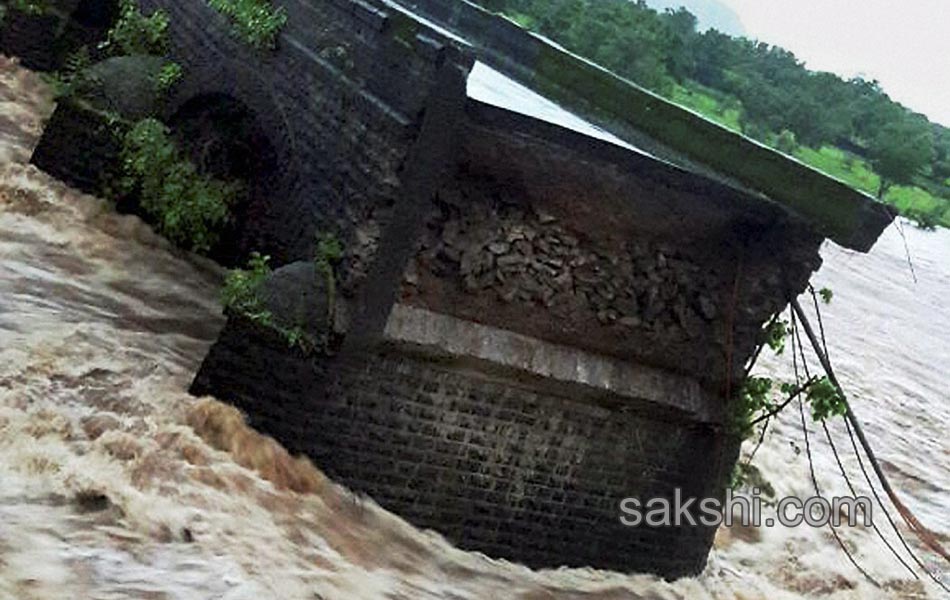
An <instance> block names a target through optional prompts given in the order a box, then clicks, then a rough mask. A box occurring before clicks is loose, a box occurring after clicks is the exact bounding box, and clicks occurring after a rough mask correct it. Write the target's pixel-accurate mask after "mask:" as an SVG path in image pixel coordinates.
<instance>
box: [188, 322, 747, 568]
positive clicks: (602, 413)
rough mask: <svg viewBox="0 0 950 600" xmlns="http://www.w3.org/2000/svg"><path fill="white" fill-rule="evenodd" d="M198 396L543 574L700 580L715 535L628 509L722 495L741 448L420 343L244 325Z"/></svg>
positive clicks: (716, 434) (362, 485)
mask: <svg viewBox="0 0 950 600" xmlns="http://www.w3.org/2000/svg"><path fill="white" fill-rule="evenodd" d="M661 383H662V381H657V380H655V379H654V381H653V385H658V384H661ZM671 383H675V381H674V382H671ZM192 392H193V393H196V394H199V395H200V394H210V393H213V394H215V395H216V396H217V397H219V398H222V399H224V400H226V401H228V402H231V403H233V404H234V405H236V406H237V407H239V408H240V409H241V410H242V411H244V412H245V413H246V414H247V415H248V419H249V422H250V423H251V425H253V426H254V427H255V428H257V429H258V430H260V431H263V432H266V433H268V434H270V435H272V436H274V437H275V438H276V439H277V440H278V441H280V442H281V443H282V444H283V445H285V446H286V447H287V448H288V449H289V450H290V451H292V452H299V453H302V454H305V455H307V456H308V457H310V458H311V459H313V460H314V462H315V463H316V464H317V465H318V466H319V467H320V468H321V469H322V470H324V471H325V472H326V473H327V474H328V475H329V476H330V477H331V478H333V479H334V480H335V481H338V482H340V483H342V484H344V485H346V486H347V487H349V488H350V489H352V490H355V491H357V492H359V493H364V494H368V495H369V496H370V497H372V498H373V499H374V500H375V501H377V502H379V503H380V504H381V505H382V506H383V507H385V508H386V509H388V510H391V511H393V512H395V513H396V514H398V515H400V516H402V517H403V518H405V519H407V520H408V521H409V522H411V523H413V524H414V525H416V526H418V527H423V528H432V529H435V530H436V531H438V532H440V533H442V534H443V535H445V536H446V538H448V539H449V540H450V541H451V542H453V543H454V544H456V545H458V546H459V547H461V548H463V549H469V550H476V551H480V552H485V553H486V554H488V555H489V556H492V557H496V558H507V559H510V560H512V561H515V562H520V563H523V564H527V565H528V566H531V567H535V568H542V567H558V566H572V567H587V566H594V567H598V568H605V569H613V570H617V571H621V572H652V573H658V574H661V575H662V576H665V577H668V578H676V577H680V576H684V575H688V574H695V573H698V572H699V571H701V570H702V568H703V567H704V566H705V562H706V556H707V553H708V551H709V548H710V546H711V544H712V540H713V537H714V535H715V528H711V527H705V526H695V527H694V526H689V525H683V526H680V527H660V528H648V527H637V528H631V527H625V526H623V525H622V524H621V522H620V520H619V517H620V510H619V505H620V501H621V500H622V499H624V498H627V497H631V496H633V497H638V498H643V499H647V498H651V497H660V498H668V499H670V500H671V501H672V499H673V496H672V494H673V490H675V489H677V488H679V489H681V490H682V494H683V497H686V498H688V497H720V496H721V494H722V493H723V490H724V483H723V482H724V479H725V477H727V476H728V473H729V471H730V469H731V465H732V464H733V462H734V460H735V457H736V454H737V450H738V446H737V444H736V442H735V440H734V438H729V437H727V436H723V435H722V434H721V431H720V430H719V428H717V427H716V426H715V425H712V424H709V423H702V422H697V421H695V420H691V419H690V418H688V417H687V416H686V414H685V413H684V412H682V411H678V410H675V409H672V408H669V407H667V408H663V407H661V406H658V405H649V404H646V403H642V402H635V401H633V400H631V399H630V398H624V397H620V396H615V395H613V394H610V393H604V392H601V393H599V394H596V397H593V396H592V397H587V396H585V395H584V394H583V393H581V392H580V391H579V390H578V389H575V388H574V387H570V386H566V385H564V384H561V385H557V386H546V385H544V383H543V379H530V378H528V379H525V378H523V377H519V376H513V375H512V374H510V373H508V374H506V373H502V372H498V371H495V370H494V369H491V368H488V367H486V366H485V365H475V364H472V363H470V362H468V361H466V360H461V359H458V358H451V357H443V358H441V359H439V358H434V357H433V356H431V355H426V354H424V353H415V352H412V351H411V349H409V348H407V347H390V348H389V349H388V350H379V351H375V352H369V353H367V354H364V355H350V356H348V357H347V358H342V357H340V358H335V359H334V358H327V357H316V358H315V357H307V356H304V355H302V354H300V353H295V352H289V351H288V350H287V346H286V342H284V341H283V340H280V339H277V338H275V337H271V336H268V335H266V334H265V335H262V334H261V333H260V332H259V331H255V330H254V329H253V328H252V327H250V326H248V325H247V324H246V323H243V322H241V321H240V320H239V319H232V320H231V321H229V324H228V325H227V327H226V328H225V330H224V331H223V332H222V335H221V337H220V339H219V341H218V342H217V343H216V344H215V346H214V348H213V349H212V351H211V352H210V353H209V355H208V357H207V358H206V360H205V363H204V365H203V366H202V369H201V371H200V373H199V375H198V377H197V378H196V380H195V382H194V384H193V387H192Z"/></svg>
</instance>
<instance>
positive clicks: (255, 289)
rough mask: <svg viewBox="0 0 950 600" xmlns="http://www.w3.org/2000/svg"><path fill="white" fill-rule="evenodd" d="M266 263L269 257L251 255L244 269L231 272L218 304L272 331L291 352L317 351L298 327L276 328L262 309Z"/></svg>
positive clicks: (271, 318) (311, 341)
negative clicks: (283, 341)
mask: <svg viewBox="0 0 950 600" xmlns="http://www.w3.org/2000/svg"><path fill="white" fill-rule="evenodd" d="M269 261H270V257H269V256H262V255H261V254H260V253H258V252H252V253H251V258H250V260H249V261H248V263H247V268H246V269H231V270H230V271H229V272H228V275H227V277H226V278H225V280H224V287H223V288H222V289H221V303H222V304H223V305H224V307H225V308H226V309H227V310H228V311H231V312H233V313H234V314H238V315H241V316H243V317H244V318H246V319H248V320H250V321H251V322H253V323H256V324H258V325H261V326H263V327H267V328H269V329H271V330H273V331H275V332H276V333H277V334H278V335H280V336H281V337H282V338H283V339H284V340H285V341H286V342H287V345H288V346H290V347H291V348H293V347H295V346H296V347H299V348H300V349H301V350H303V351H305V352H309V351H311V350H313V349H314V348H316V341H315V340H313V339H312V338H311V336H309V335H308V334H307V333H306V332H304V330H303V328H302V327H301V326H300V325H295V326H293V327H286V326H284V325H281V324H279V323H278V322H277V320H276V319H275V318H274V314H273V313H272V312H271V311H270V310H269V309H268V308H267V307H266V306H265V305H264V300H263V299H262V298H261V290H262V289H263V286H264V282H265V281H266V280H267V278H268V277H269V276H270V274H271V273H272V270H271V268H270V265H269V264H268V262H269Z"/></svg>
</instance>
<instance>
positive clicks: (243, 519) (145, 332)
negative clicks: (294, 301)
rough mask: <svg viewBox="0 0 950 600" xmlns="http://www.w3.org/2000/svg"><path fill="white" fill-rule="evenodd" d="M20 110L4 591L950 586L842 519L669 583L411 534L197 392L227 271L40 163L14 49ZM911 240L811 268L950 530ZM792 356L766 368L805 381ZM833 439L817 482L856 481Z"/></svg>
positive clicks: (904, 462) (10, 191) (779, 483)
mask: <svg viewBox="0 0 950 600" xmlns="http://www.w3.org/2000/svg"><path fill="white" fill-rule="evenodd" d="M0 108H2V110H0V598H4V599H6V598H11V599H13V598H16V599H23V600H25V599H31V598H44V599H57V600H58V599H65V598H82V599H85V598H110V599H113V598H129V599H133V598H134V599H142V598H154V599H158V598H162V599H165V598H168V599H178V598H182V599H185V598H187V599H192V598H200V599H203V598H209V599H210V598H227V599H239V598H253V599H255V600H260V599H262V598H288V599H297V598H301V599H302V598H327V599H331V598H332V599H336V598H357V599H373V598H391V599H395V598H404V599H408V600H416V599H425V598H453V599H469V598H470V599H494V598H499V599H522V600H528V599H535V600H540V599H545V598H547V599H552V598H571V599H579V598H584V599H590V600H595V599H623V598H689V599H693V598H742V599H747V600H751V599H754V598H763V599H770V600H771V599H781V598H813V597H826V598H878V597H893V598H927V597H934V598H936V597H940V593H941V592H940V591H939V589H938V588H937V587H936V586H934V585H933V584H932V583H931V582H929V581H926V580H925V579H923V578H921V579H920V580H914V579H913V578H912V577H911V575H910V574H909V573H908V572H906V571H905V570H902V567H901V566H900V565H899V564H897V563H896V561H895V560H893V559H892V558H891V557H890V556H889V555H888V554H887V552H886V550H885V548H884V546H883V545H882V544H881V543H880V541H879V540H877V539H876V538H875V537H874V535H873V533H872V532H870V531H867V530H863V529H858V530H848V531H846V532H844V533H843V536H844V538H845V540H846V543H847V544H848V545H849V547H851V548H852V549H853V550H854V551H855V553H856V555H857V558H858V560H859V561H860V562H861V564H862V565H864V566H865V567H866V568H867V569H868V570H869V571H870V572H871V573H873V574H874V575H875V576H876V577H877V578H878V580H879V581H881V582H882V584H883V589H876V588H874V587H873V586H871V585H870V584H869V583H867V582H866V581H865V580H864V579H863V578H862V577H861V575H860V574H859V573H858V572H857V571H856V570H855V569H854V568H853V567H852V566H851V565H850V564H849V563H848V562H847V559H846V558H845V556H844V555H843V554H842V553H841V552H840V551H839V549H838V548H837V546H836V545H835V543H834V542H833V540H832V539H831V537H830V535H829V533H828V531H827V530H814V529H807V528H801V529H782V528H775V529H761V530H749V529H737V528H733V529H731V530H725V529H724V530H722V531H721V532H720V535H719V536H718V538H717V541H716V547H715V549H714V550H713V552H712V555H711V557H710V561H709V567H708V568H707V570H706V571H705V572H704V573H703V574H702V575H701V576H700V577H697V578H695V579H685V580H681V581H678V582H675V583H666V582H663V581H659V580H657V579H656V578H653V577H649V576H627V575H619V574H613V573H604V572H597V571H592V570H585V569H574V570H555V571H531V570H529V569H526V568H524V567H521V566H518V565H514V564H510V563H507V562H503V561H496V560H491V559H489V558H487V557H485V556H482V555H479V554H474V553H466V552H462V551H459V550H457V549H454V548H452V547H451V546H450V545H449V544H448V543H447V542H445V541H444V540H442V539H441V538H440V537H439V536H437V535H435V534H433V533H430V532H423V531H418V530H416V529H414V528H413V527H411V526H409V525H407V524H406V523H404V522H403V521H401V520H400V519H398V518H397V517H395V516H393V515H391V514H389V513H387V512H386V511H384V510H382V509H380V508H379V507H377V506H376V505H374V504H373V503H372V502H371V501H369V500H366V499H361V498H357V497H355V496H353V495H351V494H350V493H349V492H347V491H346V490H344V489H342V488H340V487H338V486H336V485H335V484H333V483H332V482H330V481H328V480H326V479H325V478H324V477H323V476H322V475H321V474H320V472H319V471H318V470H317V469H315V468H314V467H312V466H311V465H310V464H309V463H307V462H306V461H302V460H295V459H293V458H292V457H290V456H288V455H287V453H286V452H284V451H283V450H282V449H281V448H280V447H279V446H277V444H275V443H274V442H272V441H270V440H267V439H266V438H263V437H261V436H259V435H258V434H256V433H255V432H253V431H251V430H249V429H248V428H246V427H245V426H244V425H243V423H242V422H241V420H240V417H239V416H238V415H236V414H235V412H234V411H232V410H229V409H228V408H227V407H225V406H224V405H222V404H219V403H217V402H215V401H214V400H212V399H196V398H193V397H191V396H189V395H188V394H187V393H186V391H185V389H186V387H187V385H188V383H189V381H190V378H191V377H192V375H193V373H194V372H195V370H196V368H197V366H198V364H199V361H200V360H201V358H202V356H203V355H204V353H205V351H206V350H207V348H208V346H209V345H210V344H211V342H212V341H213V339H214V337H215V335H216V333H217V331H218V329H219V328H220V327H221V326H222V324H223V318H222V316H221V309H220V306H219V304H218V300H217V288H218V286H219V284H220V282H221V279H222V275H223V273H222V271H221V270H220V269H219V268H217V267H216V266H214V265H212V264H210V263H208V262H206V261H203V260H201V259H197V258H194V257H191V256H186V255H184V254H182V253H181V252H178V251H176V250H174V249H173V248H171V247H170V246H169V244H167V243H166V242H165V241H164V240H162V239H161V238H159V237H158V236H156V235H154V234H153V233H152V232H151V231H150V230H149V229H148V227H146V226H145V225H144V224H143V223H141V222H140V221H139V220H138V219H136V218H134V217H130V216H120V215H116V214H114V213H113V212H112V211H111V210H110V208H109V207H108V206H107V205H106V204H105V203H104V202H102V201H100V200H98V199H95V198H92V197H89V196H85V195H82V194H79V193H77V192H75V191H73V190H71V189H69V188H67V187H65V186H64V185H62V184H61V183H59V182H57V181H55V180H53V179H51V178H50V177H49V176H47V175H45V174H44V173H41V172H39V171H37V170H36V169H35V168H33V167H31V166H29V165H28V164H27V162H28V158H29V154H30V150H31V148H32V147H33V145H34V144H35V143H36V141H37V139H38V136H39V134H40V131H41V127H42V121H43V119H44V118H46V117H47V116H48V115H49V113H50V111H51V109H52V105H51V103H50V101H49V96H48V91H47V90H46V89H45V87H44V86H43V85H42V84H41V82H40V81H39V79H38V78H37V77H36V76H35V75H33V74H31V73H28V72H26V71H24V70H22V69H20V68H19V67H17V66H16V65H15V64H14V63H12V62H10V61H7V60H6V59H0ZM906 235H907V242H908V244H909V247H910V250H911V253H912V256H913V263H914V266H915V268H916V273H917V277H918V279H919V281H918V283H916V284H915V283H914V281H913V279H912V277H911V273H910V271H909V268H908V264H907V258H906V255H905V250H904V244H903V241H902V239H901V237H900V235H899V234H898V232H897V231H896V230H895V229H894V228H891V229H890V230H888V232H887V233H886V234H885V235H884V237H883V238H882V239H881V241H880V242H879V243H878V245H877V247H876V248H875V250H874V251H873V252H872V253H871V254H870V255H867V256H865V255H853V254H849V253H846V252H843V251H841V250H840V249H838V248H836V247H831V246H829V247H828V248H827V249H826V251H825V265H824V267H823V268H822V269H821V272H820V273H818V274H817V276H816V277H815V280H816V283H817V284H818V285H819V286H825V285H827V286H829V287H831V288H832V289H833V290H834V292H835V298H834V301H833V302H832V304H831V305H830V306H828V307H827V309H826V310H825V312H826V314H825V320H826V323H825V324H826V328H827V329H828V332H829V344H830V348H829V349H830V352H831V356H832V360H833V361H834V362H835V363H836V365H837V367H838V370H839V374H840V376H841V377H842V379H843V380H844V382H845V385H846V387H847V389H848V391H849V392H850V393H851V394H852V396H853V402H854V405H855V409H856V411H857V413H858V416H859V418H860V419H862V421H863V422H864V423H865V424H866V429H867V433H868V436H869V437H870V438H871V440H872V443H873V444H874V445H875V446H876V448H877V450H878V452H879V454H880V455H881V458H882V459H883V461H884V467H885V469H886V471H887V473H888V474H889V476H890V477H891V478H892V480H893V482H894V483H895V484H896V486H897V487H899V488H900V489H901V490H902V493H903V495H904V497H905V499H906V501H907V502H908V504H909V505H910V506H911V508H912V509H913V510H914V511H916V513H917V515H918V516H919V517H920V518H921V519H922V520H924V521H925V522H926V523H928V524H929V525H930V526H931V527H932V528H934V529H936V530H937V532H938V534H939V535H940V537H941V539H942V540H944V542H945V543H946V541H947V539H948V536H950V520H948V518H947V517H948V515H950V441H948V439H947V433H948V430H950V402H947V396H946V394H947V389H948V388H947V384H946V376H945V373H946V372H947V369H948V368H950V310H947V308H946V305H947V302H948V300H950V231H947V230H941V231H939V232H937V233H923V232H920V231H918V230H916V229H914V228H911V227H907V230H906ZM787 360H788V357H787V356H786V357H785V358H778V359H771V360H769V361H766V362H765V364H763V365H762V369H764V370H767V371H770V372H772V373H776V374H777V373H781V372H787V370H788V365H787V364H786V362H787ZM797 419H798V414H797V411H791V412H790V413H788V415H787V416H786V417H784V418H783V420H781V421H780V422H779V423H778V424H777V426H775V427H774V428H773V429H772V430H771V433H770V435H769V436H768V437H767V439H766V441H765V445H764V446H763V448H762V449H761V450H760V451H759V453H758V455H757V457H756V464H757V465H758V466H759V467H760V468H761V469H762V472H763V473H764V476H765V477H766V479H768V480H769V481H770V483H771V484H772V485H773V486H774V487H775V489H776V492H777V493H778V494H780V495H788V494H796V495H800V496H802V497H805V496H808V495H810V493H811V484H810V481H809V477H808V463H807V459H806V457H805V453H804V452H802V448H803V439H802V435H801V431H800V428H799V427H797V424H798V421H797ZM819 431H820V430H819ZM819 431H814V433H815V434H816V435H814V436H813V437H812V442H813V451H814V453H815V460H816V467H817V470H818V473H819V481H820V483H821V484H822V486H823V488H824V489H823V491H826V492H828V493H835V492H837V493H839V494H844V493H845V487H844V484H843V482H842V480H841V478H840V476H837V475H836V473H837V467H836V465H835V462H834V459H833V457H832V456H831V455H830V452H829V448H828V447H827V445H826V444H824V443H822V440H821V438H819V436H818V435H817V434H818V433H819ZM833 433H834V434H835V436H836V437H837V438H838V439H842V440H843V441H842V443H841V444H840V445H839V448H842V449H845V450H848V449H849V445H848V444H847V438H846V437H843V435H844V434H843V431H842V430H840V429H838V428H837V426H836V427H835V428H834V429H833ZM822 437H823V436H822ZM845 454H847V455H848V456H849V457H851V456H853V455H852V454H851V452H850V451H847V452H845ZM845 464H846V467H848V469H849V471H850V472H851V474H852V475H853V477H854V480H855V481H856V482H859V483H860V484H861V485H859V489H861V490H866V487H865V486H864V480H863V477H862V476H861V475H860V472H858V471H857V467H856V464H855V463H854V461H853V460H850V459H846V461H845ZM865 493H866V492H865ZM877 517H878V521H879V522H880V523H881V525H882V530H884V531H885V532H886V533H889V529H888V527H887V526H886V522H884V521H883V519H882V518H881V515H879V514H878V515H877ZM892 539H893V538H892ZM921 556H922V557H924V560H925V561H926V562H927V563H928V564H929V565H932V566H933V567H934V568H940V565H939V563H938V562H937V560H936V559H935V558H934V557H933V555H929V554H926V553H924V552H922V551H921ZM944 567H945V565H944ZM943 574H944V577H948V576H950V571H947V570H946V569H945V570H944V573H943Z"/></svg>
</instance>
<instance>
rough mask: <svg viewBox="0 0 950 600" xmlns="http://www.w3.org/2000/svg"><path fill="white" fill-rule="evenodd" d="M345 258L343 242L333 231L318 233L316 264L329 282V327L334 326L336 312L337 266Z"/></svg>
mask: <svg viewBox="0 0 950 600" xmlns="http://www.w3.org/2000/svg"><path fill="white" fill-rule="evenodd" d="M342 259H343V244H342V243H341V242H340V240H339V239H338V238H337V237H336V236H335V235H333V234H332V233H324V234H318V235H317V247H316V252H315V254H314V259H313V260H314V265H315V266H316V267H317V271H318V272H320V273H321V274H323V276H324V277H325V278H326V282H327V327H328V328H331V329H332V327H333V319H334V315H335V314H336V269H335V266H336V265H337V263H339V262H340V260H342Z"/></svg>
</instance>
